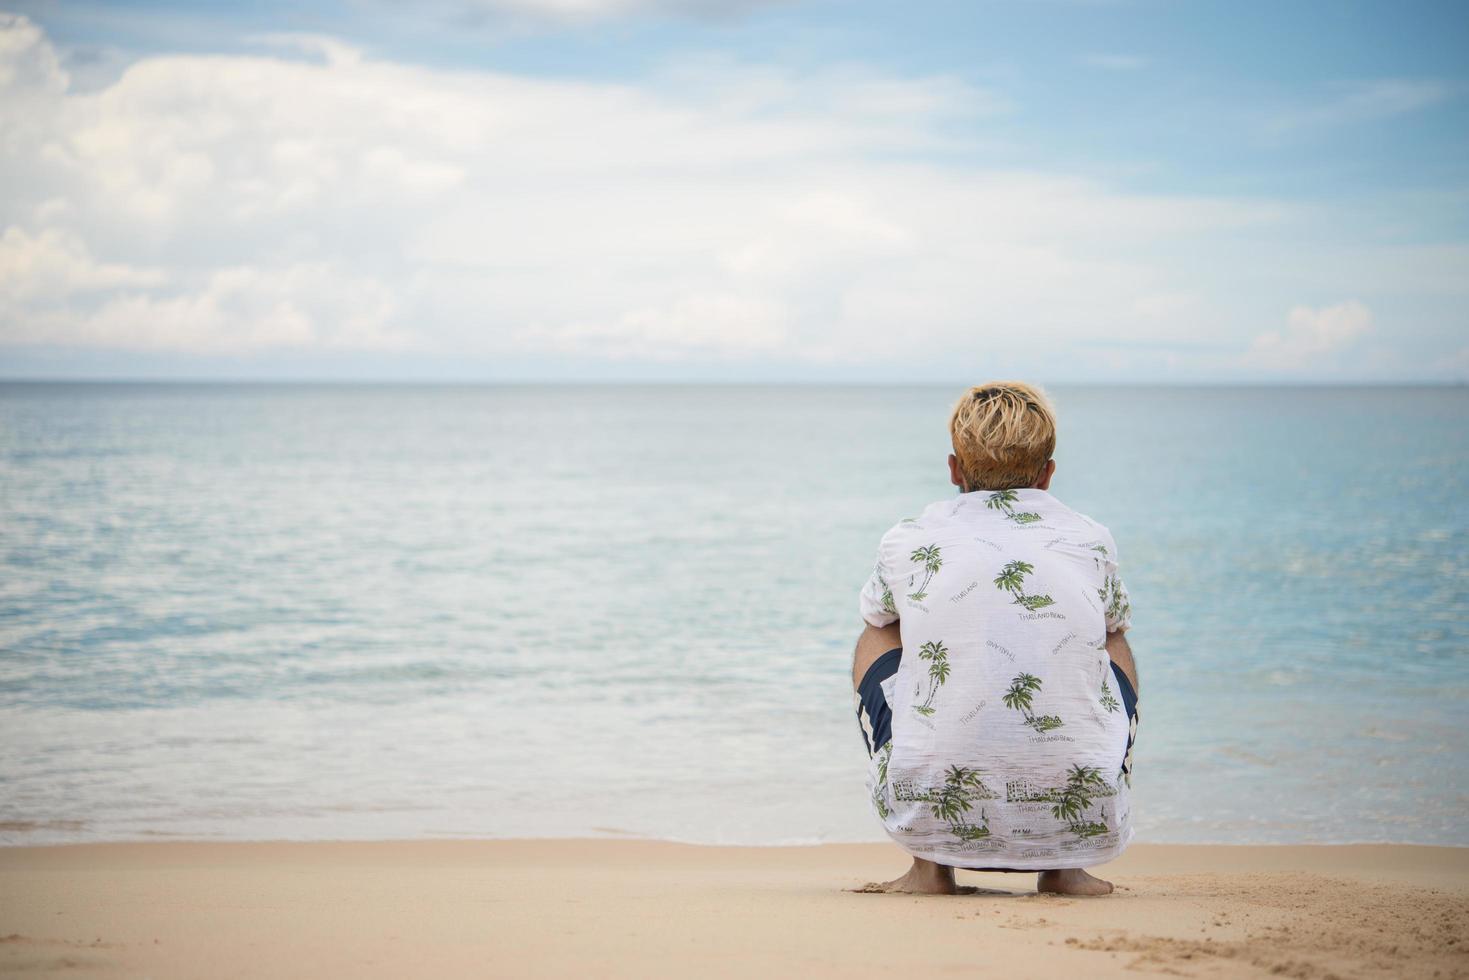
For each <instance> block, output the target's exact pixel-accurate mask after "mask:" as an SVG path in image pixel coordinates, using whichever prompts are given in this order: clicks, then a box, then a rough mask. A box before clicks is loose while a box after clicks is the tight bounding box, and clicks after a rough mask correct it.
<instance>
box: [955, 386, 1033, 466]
mask: <svg viewBox="0 0 1469 980" xmlns="http://www.w3.org/2000/svg"><path fill="white" fill-rule="evenodd" d="M949 437H950V439H952V440H953V443H954V454H953V455H952V456H950V457H949V476H950V478H951V479H952V480H953V481H954V486H956V487H958V488H959V489H961V490H963V491H965V492H968V491H971V490H1017V489H1020V488H1022V487H1036V488H1038V489H1041V490H1045V489H1047V488H1048V487H1049V486H1050V483H1051V474H1052V473H1054V472H1055V470H1056V463H1055V461H1054V460H1052V459H1051V453H1053V452H1055V450H1056V416H1055V415H1054V414H1053V413H1052V411H1051V405H1050V402H1048V401H1047V400H1046V396H1045V395H1044V394H1043V393H1042V392H1041V390H1040V389H1039V388H1035V387H1032V386H1030V385H1028V384H1025V383H1023V382H1020V381H991V382H990V383H989V384H982V385H979V386H977V387H974V388H970V389H969V391H967V392H965V394H964V397H963V398H960V399H959V402H958V404H956V405H955V406H954V414H953V415H951V416H950V417H949Z"/></svg>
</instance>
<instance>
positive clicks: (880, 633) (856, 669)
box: [852, 623, 903, 691]
mask: <svg viewBox="0 0 1469 980" xmlns="http://www.w3.org/2000/svg"><path fill="white" fill-rule="evenodd" d="M902 645H903V634H902V632H901V631H900V630H899V629H898V624H897V623H890V624H888V625H887V626H873V625H872V624H871V623H869V624H867V627H866V628H865V629H864V630H863V631H862V635H861V636H859V637H857V651H856V653H855V654H853V656H852V689H853V690H854V691H855V690H856V689H857V686H858V685H859V684H861V683H862V678H863V677H864V676H865V675H866V674H867V668H868V667H871V666H872V665H873V664H874V663H875V662H876V661H877V658H878V657H881V656H882V655H883V654H885V653H887V652H888V651H889V650H892V649H894V648H896V647H901V646H902Z"/></svg>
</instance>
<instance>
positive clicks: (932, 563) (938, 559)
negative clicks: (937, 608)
mask: <svg viewBox="0 0 1469 980" xmlns="http://www.w3.org/2000/svg"><path fill="white" fill-rule="evenodd" d="M908 560H909V561H917V562H922V563H923V582H922V583H921V584H920V585H919V586H918V589H917V591H914V592H910V593H908V598H910V599H912V600H913V601H914V602H922V601H923V600H924V599H927V598H928V583H929V582H931V581H933V577H934V575H935V574H936V573H937V572H938V570H939V569H940V568H941V567H943V564H944V559H943V555H942V554H940V551H939V546H938V545H936V544H931V545H928V546H927V547H925V548H918V549H916V550H915V551H914V552H913V554H911V555H909V556H908ZM909 583H910V584H911V583H912V579H909Z"/></svg>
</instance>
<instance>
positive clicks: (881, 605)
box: [857, 532, 898, 626]
mask: <svg viewBox="0 0 1469 980" xmlns="http://www.w3.org/2000/svg"><path fill="white" fill-rule="evenodd" d="M889 533H891V532H889ZM883 543H884V544H886V543H887V537H886V536H884V538H883ZM886 550H887V549H886V548H884V547H881V546H879V548H878V550H877V564H876V565H874V566H873V568H872V574H871V575H869V576H868V577H867V584H866V585H864V586H862V594H861V596H859V597H858V601H857V605H858V608H859V610H860V611H861V613H862V618H863V619H864V620H865V621H866V622H868V623H870V624H872V625H873V626H887V625H889V624H890V623H895V622H897V621H898V604H897V602H896V601H894V599H893V590H892V588H891V587H890V586H889V585H888V572H887V570H886V567H885V564H884V561H883V555H884V552H885V551H886Z"/></svg>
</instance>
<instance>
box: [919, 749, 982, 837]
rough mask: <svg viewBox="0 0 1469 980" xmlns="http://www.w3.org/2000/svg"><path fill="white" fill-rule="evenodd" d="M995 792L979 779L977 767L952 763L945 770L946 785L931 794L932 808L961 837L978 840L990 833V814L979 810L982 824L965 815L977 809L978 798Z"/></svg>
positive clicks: (929, 796)
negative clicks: (973, 821)
mask: <svg viewBox="0 0 1469 980" xmlns="http://www.w3.org/2000/svg"><path fill="white" fill-rule="evenodd" d="M994 795H995V794H994V793H993V792H991V791H990V789H989V787H988V786H986V785H985V784H984V781H983V780H982V779H980V778H979V770H978V769H969V768H966V767H964V766H950V767H949V768H948V771H947V772H945V773H944V784H943V785H942V786H940V787H939V788H938V789H937V790H930V791H929V793H928V797H927V799H928V803H929V809H930V811H931V812H932V813H933V815H934V816H935V817H937V818H938V819H939V820H942V821H944V823H946V824H948V825H949V829H950V830H951V831H952V832H953V834H954V836H955V837H958V838H959V839H960V840H979V839H980V838H983V837H988V836H989V835H990V826H989V817H988V816H986V815H985V812H984V808H983V807H981V808H980V811H979V823H978V824H972V823H968V822H966V821H965V819H964V815H965V814H967V813H968V812H969V811H970V810H973V809H974V801H975V800H985V799H993V798H994Z"/></svg>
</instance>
